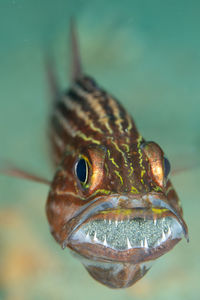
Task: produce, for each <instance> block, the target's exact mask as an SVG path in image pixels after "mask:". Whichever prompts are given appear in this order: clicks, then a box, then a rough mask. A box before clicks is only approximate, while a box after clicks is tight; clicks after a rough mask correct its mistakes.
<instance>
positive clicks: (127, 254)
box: [10, 25, 188, 288]
mask: <svg viewBox="0 0 200 300" xmlns="http://www.w3.org/2000/svg"><path fill="white" fill-rule="evenodd" d="M71 45H72V74H71V78H72V83H71V86H70V88H69V89H68V90H67V91H65V92H64V93H60V90H59V88H58V85H57V80H56V76H55V74H54V72H53V69H52V67H50V64H48V78H49V82H50V86H51V90H52V96H53V100H54V101H53V109H52V114H51V117H50V124H49V136H50V142H51V149H52V158H53V161H54V165H55V166H56V171H55V174H54V177H53V180H52V181H51V182H48V181H47V180H44V179H40V178H39V177H36V176H33V175H30V174H25V173H23V172H22V171H20V170H15V169H13V170H10V173H12V174H14V173H15V175H18V176H24V177H28V178H29V179H33V180H37V181H42V182H44V183H48V184H50V191H49V195H48V199H47V203H46V214H47V218H48V222H49V225H50V230H51V233H52V235H53V237H54V238H55V240H56V241H57V242H58V243H59V244H60V245H61V247H62V248H63V249H65V248H66V247H68V248H70V249H71V251H72V253H73V254H75V256H76V257H77V258H78V259H80V261H81V262H82V264H83V265H84V266H85V268H86V269H87V271H88V272H89V274H90V275H91V276H92V277H93V278H95V279H96V280H97V281H99V282H101V283H102V284H104V285H106V286H108V287H111V288H125V287H129V286H131V285H132V284H134V283H135V282H136V281H138V280H139V279H140V278H142V277H143V276H144V275H145V274H146V273H147V271H148V270H149V269H150V267H151V263H152V262H153V261H154V260H155V259H157V258H158V257H160V256H161V255H163V254H165V253H166V252H168V251H170V250H171V249H172V248H173V247H174V246H175V245H176V244H177V243H178V242H179V241H180V240H181V239H182V237H183V236H185V238H186V239H187V240H188V229H187V225H186V223H185V221H184V220H183V211H182V208H181V204H180V201H179V198H178V196H177V194H176V192H175V190H174V187H173V185H172V183H171V181H170V179H169V173H170V163H169V161H168V159H167V158H166V156H165V154H164V152H163V150H162V149H161V147H160V146H159V145H158V144H157V143H155V142H152V141H146V140H145V139H144V138H143V137H142V136H141V135H140V133H139V132H138V130H137V128H136V126H135V123H134V121H133V119H132V117H131V116H130V114H129V113H128V112H127V111H126V110H125V108H124V107H123V106H122V104H120V102H119V101H118V100H117V99H116V98H114V97H113V96H112V95H111V94H109V93H108V92H107V91H105V90H104V89H103V88H102V87H100V86H99V85H98V84H97V83H96V81H95V80H94V79H93V78H91V77H89V76H86V75H85V74H84V72H83V70H82V64H81V61H80V56H79V49H78V43H77V39H76V34H75V28H74V25H71Z"/></svg>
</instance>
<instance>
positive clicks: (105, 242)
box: [103, 235, 108, 247]
mask: <svg viewBox="0 0 200 300" xmlns="http://www.w3.org/2000/svg"><path fill="white" fill-rule="evenodd" d="M103 245H104V246H106V247H107V246H108V244H107V240H106V235H105V239H104V241H103Z"/></svg>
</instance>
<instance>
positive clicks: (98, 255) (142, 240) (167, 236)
mask: <svg viewBox="0 0 200 300" xmlns="http://www.w3.org/2000/svg"><path fill="white" fill-rule="evenodd" d="M149 199H150V197H149ZM122 200H123V201H124V200H126V203H125V204H126V207H128V208H124V206H122V207H120V205H122V203H124V202H123V201H122ZM144 200H145V201H146V198H145V199H144ZM150 200H151V199H150ZM151 201H152V203H151V205H149V206H148V207H147V206H145V205H146V202H142V201H141V199H139V200H137V199H135V202H134V201H133V200H132V199H131V201H130V202H129V199H128V198H126V199H125V198H123V199H122V198H120V197H116V198H114V197H112V198H111V199H110V201H108V199H107V201H105V200H104V199H102V200H100V201H98V202H97V203H98V204H96V202H94V203H93V204H92V205H90V206H88V207H86V209H85V210H84V211H82V212H81V213H80V214H78V215H77V217H75V218H73V220H71V224H68V227H67V228H68V237H67V239H66V240H65V241H64V243H63V245H64V247H65V246H66V245H68V246H69V247H70V248H71V249H72V250H74V251H75V252H77V253H79V254H80V255H82V256H84V257H86V258H90V259H93V260H102V261H115V262H117V261H118V262H120V261H121V262H133V263H141V262H144V261H149V260H153V259H156V258H157V257H159V256H161V255H163V254H164V253H165V252H168V251H169V250H170V249H172V248H173V247H174V246H175V244H177V243H178V242H179V241H180V239H181V238H182V236H183V235H185V236H186V238H187V226H186V225H185V223H184V220H183V219H182V217H181V216H178V214H177V213H176V212H175V211H173V209H172V208H170V207H168V205H167V204H166V203H165V202H164V201H162V200H160V199H158V198H156V197H154V198H152V200H151ZM153 201H154V202H155V203H156V204H157V205H156V206H153V205H152V204H154V203H153ZM158 201H160V202H159V203H158ZM149 202H150V201H149ZM143 203H144V205H143ZM119 204H120V205H119ZM158 204H159V205H158ZM65 243H66V244H65ZM64 247H63V248H64Z"/></svg>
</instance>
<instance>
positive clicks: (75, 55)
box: [70, 18, 82, 81]
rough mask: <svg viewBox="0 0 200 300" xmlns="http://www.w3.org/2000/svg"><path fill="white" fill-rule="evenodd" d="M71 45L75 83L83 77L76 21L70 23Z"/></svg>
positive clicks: (72, 20) (72, 71) (72, 72)
mask: <svg viewBox="0 0 200 300" xmlns="http://www.w3.org/2000/svg"><path fill="white" fill-rule="evenodd" d="M70 43H71V80H72V81H74V80H76V79H77V78H79V77H80V76H81V75H82V66H81V57H80V53H79V45H78V39H77V30H76V25H75V21H74V19H73V18H71V22H70Z"/></svg>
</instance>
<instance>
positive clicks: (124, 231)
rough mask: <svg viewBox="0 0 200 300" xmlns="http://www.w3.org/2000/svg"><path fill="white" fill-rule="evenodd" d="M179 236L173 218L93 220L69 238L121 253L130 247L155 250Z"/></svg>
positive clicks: (177, 226) (177, 227)
mask: <svg viewBox="0 0 200 300" xmlns="http://www.w3.org/2000/svg"><path fill="white" fill-rule="evenodd" d="M182 234H183V230H182V227H181V225H180V224H179V223H178V221H177V220H176V219H175V218H173V217H165V218H160V219H155V220H145V219H142V218H135V219H130V220H129V219H127V220H122V221H118V220H111V219H109V220H108V219H97V220H93V221H89V222H86V223H85V224H83V225H82V226H81V227H80V229H79V230H77V231H76V232H75V233H74V235H73V236H72V239H73V240H74V241H75V240H77V241H82V242H85V243H90V244H95V245H97V244H98V245H102V246H104V247H109V248H112V249H113V250H117V251H124V250H129V249H133V248H146V249H148V248H156V247H159V246H161V245H162V244H163V243H165V242H166V241H167V240H168V239H175V238H179V239H180V238H181V236H182Z"/></svg>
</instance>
